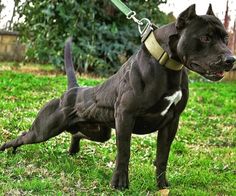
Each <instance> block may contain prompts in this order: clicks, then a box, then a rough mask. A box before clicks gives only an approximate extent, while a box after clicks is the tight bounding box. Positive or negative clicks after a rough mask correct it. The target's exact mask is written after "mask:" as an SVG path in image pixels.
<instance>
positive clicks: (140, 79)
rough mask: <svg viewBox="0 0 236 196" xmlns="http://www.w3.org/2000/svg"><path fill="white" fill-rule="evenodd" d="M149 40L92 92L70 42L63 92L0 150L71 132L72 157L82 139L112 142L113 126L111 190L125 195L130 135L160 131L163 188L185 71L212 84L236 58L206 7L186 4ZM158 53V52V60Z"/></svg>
mask: <svg viewBox="0 0 236 196" xmlns="http://www.w3.org/2000/svg"><path fill="white" fill-rule="evenodd" d="M152 35H153V37H154V39H155V40H151V41H150V40H149V38H147V41H146V42H144V44H142V45H141V47H140V49H139V50H138V51H137V52H136V54H134V55H133V56H132V57H131V58H130V59H129V60H128V61H127V62H126V63H125V64H124V65H123V66H122V67H121V68H120V70H119V71H118V72H117V73H116V74H115V75H113V76H111V77H110V78H109V79H108V80H107V81H105V82H104V83H103V84H101V85H98V86H96V87H79V86H78V84H77V82H76V77H75V73H74V68H73V64H72V57H71V49H70V48H71V46H70V45H71V40H68V41H67V42H66V46H65V65H66V73H67V77H68V90H67V91H66V92H65V93H64V94H63V95H62V96H61V97H60V98H58V99H54V100H52V101H50V102H49V103H47V104H46V105H45V106H44V107H43V108H42V109H41V110H40V112H39V113H38V115H37V117H36V119H35V121H34V122H33V125H32V127H31V128H30V130H29V131H28V132H26V133H23V134H22V135H21V136H19V137H18V138H16V139H15V140H12V141H10V142H7V143H5V144H3V145H2V146H1V147H0V150H1V151H4V150H5V149H7V148H10V147H13V151H15V150H16V148H17V147H19V146H21V145H25V144H33V143H38V142H43V141H46V140H48V139H50V138H51V137H54V136H56V135H58V134H60V133H62V132H63V131H68V132H70V133H72V141H71V146H70V149H69V152H70V154H74V153H77V152H78V151H79V149H80V148H79V146H80V145H79V143H80V140H81V139H83V138H84V139H89V140H93V141H98V142H105V141H107V140H108V139H109V138H110V135H111V128H115V130H116V145H117V157H116V164H115V170H114V173H113V177H112V180H111V185H112V187H115V188H118V189H122V188H127V187H128V185H129V180H128V165H129V158H130V140H131V134H132V133H135V134H147V133H151V132H155V131H157V130H158V138H157V153H156V160H155V165H156V176H157V185H158V187H159V188H165V187H168V182H167V180H166V167H167V160H168V156H169V151H170V146H171V143H172V141H173V139H174V137H175V134H176V131H177V128H178V123H179V117H180V114H181V112H182V111H183V110H184V108H185V106H186V103H187V99H188V78H187V74H186V70H185V67H187V68H189V69H190V70H193V71H195V72H197V73H199V74H201V75H203V76H204V77H206V78H208V79H210V80H212V81H217V80H220V79H222V78H223V76H224V72H225V71H229V70H230V69H231V68H232V66H233V63H234V61H235V59H234V58H233V56H232V53H231V52H230V50H229V49H228V48H227V38H228V36H227V33H226V31H225V29H224V27H223V25H222V23H221V22H220V20H219V19H218V18H216V17H215V15H214V13H213V11H212V8H211V5H210V6H209V8H208V11H207V14H206V15H203V16H198V15H196V13H195V5H192V6H190V7H189V8H187V9H186V10H185V11H184V12H182V13H181V14H180V16H179V17H178V19H177V21H176V22H174V23H171V24H169V25H166V26H163V27H162V28H160V29H156V30H154V31H153V32H152ZM150 36H151V35H150ZM150 39H151V38H150ZM153 43H154V44H153ZM158 43H159V45H158ZM159 46H160V47H159ZM158 47H159V49H158ZM153 48H154V49H153ZM162 50H163V54H161V55H160V56H158V54H157V53H158V51H162ZM163 56H165V58H166V60H165V62H164V63H163V58H164V57H163ZM168 57H170V58H168ZM180 64H183V65H184V66H185V67H182V65H180Z"/></svg>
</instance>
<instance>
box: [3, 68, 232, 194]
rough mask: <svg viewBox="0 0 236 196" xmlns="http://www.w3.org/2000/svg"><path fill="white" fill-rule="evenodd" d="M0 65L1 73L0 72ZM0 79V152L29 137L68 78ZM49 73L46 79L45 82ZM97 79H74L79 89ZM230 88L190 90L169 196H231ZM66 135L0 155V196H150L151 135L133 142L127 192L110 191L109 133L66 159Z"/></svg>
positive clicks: (13, 74) (10, 75) (17, 73)
mask: <svg viewBox="0 0 236 196" xmlns="http://www.w3.org/2000/svg"><path fill="white" fill-rule="evenodd" d="M1 67H3V65H0V68H1ZM29 72H32V70H31V71H30V70H27V69H25V70H23V71H22V69H18V68H15V69H14V70H11V69H9V70H7V68H2V70H1V71H0V100H1V101H0V111H1V112H0V144H2V143H3V142H4V141H6V140H10V139H13V138H15V137H16V136H17V135H19V134H20V133H21V132H23V131H25V130H27V129H28V128H29V127H30V125H31V123H32V121H33V120H34V117H35V115H36V113H37V111H38V110H39V109H40V108H41V106H42V105H43V104H44V103H46V102H47V101H48V100H50V99H51V98H55V97H58V96H60V95H61V93H62V92H63V91H64V90H65V89H66V78H65V76H63V75H61V74H60V73H55V72H51V71H50V70H49V71H48V70H41V71H39V70H36V71H35V70H34V71H33V72H34V73H29ZM48 73H49V74H48ZM101 81H102V80H101V79H90V78H85V77H81V78H79V83H80V85H95V84H98V83H100V82H101ZM235 110H236V82H227V83H226V82H225V83H212V82H192V83H191V84H190V99H189V103H188V106H187V108H186V110H185V111H184V113H183V115H182V117H181V123H180V127H179V131H178V133H177V137H176V139H175V141H174V143H173V145H172V150H171V153H170V158H169V167H168V173H167V176H168V179H169V181H170V183H171V188H170V193H171V195H188V196H189V195H199V196H202V195H236V163H235V159H236V121H235V119H236V112H235ZM69 143H70V135H69V134H68V133H63V134H61V135H60V136H58V137H56V138H53V139H51V140H50V141H48V142H45V143H42V144H35V145H29V146H23V147H22V148H19V149H18V153H17V154H16V155H13V154H11V151H10V150H9V151H6V152H1V153H0V195H134V196H136V195H144V196H145V195H156V194H157V190H156V183H155V175H154V174H155V168H154V166H153V165H152V162H153V160H154V158H155V146H156V134H151V135H146V136H142V137H141V136H134V137H133V139H132V149H131V161H130V189H129V190H126V191H123V192H120V191H116V190H112V189H111V188H110V186H109V182H110V179H111V176H112V171H113V168H114V160H115V154H116V148H115V136H114V132H113V135H112V139H111V140H110V141H109V142H107V143H105V144H100V143H95V142H90V141H85V140H84V141H82V145H81V152H80V153H79V154H78V155H76V156H69V155H68V153H67V150H68V147H69Z"/></svg>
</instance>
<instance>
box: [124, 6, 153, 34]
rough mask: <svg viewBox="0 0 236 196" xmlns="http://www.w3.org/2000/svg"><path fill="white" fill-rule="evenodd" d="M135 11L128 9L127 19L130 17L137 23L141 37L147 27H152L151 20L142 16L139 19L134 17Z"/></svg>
mask: <svg viewBox="0 0 236 196" xmlns="http://www.w3.org/2000/svg"><path fill="white" fill-rule="evenodd" d="M135 16H136V12H135V11H130V12H129V13H128V14H127V16H126V17H127V19H129V20H130V19H132V20H133V21H134V22H135V23H137V24H138V31H139V33H140V35H141V37H143V35H144V34H145V33H146V31H147V30H148V29H150V28H151V29H152V27H151V26H152V23H151V21H150V20H149V19H148V18H142V19H141V20H139V19H137V18H136V17H135Z"/></svg>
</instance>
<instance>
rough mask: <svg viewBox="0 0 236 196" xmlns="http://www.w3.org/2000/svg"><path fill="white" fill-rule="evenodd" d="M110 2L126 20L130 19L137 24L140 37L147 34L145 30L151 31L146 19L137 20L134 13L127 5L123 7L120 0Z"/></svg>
mask: <svg viewBox="0 0 236 196" xmlns="http://www.w3.org/2000/svg"><path fill="white" fill-rule="evenodd" d="M111 2H112V3H113V4H114V5H115V6H116V7H117V8H118V9H119V10H120V11H121V12H123V13H124V14H125V15H126V18H127V19H132V20H133V21H134V22H135V23H137V24H138V30H139V33H140V34H141V37H143V36H144V35H145V34H147V30H148V31H150V30H151V29H152V23H151V21H150V20H149V19H147V18H142V19H141V20H139V19H137V18H136V17H135V16H136V12H135V11H133V10H131V9H130V8H129V7H128V6H127V5H125V4H124V3H123V2H122V1H120V0H111Z"/></svg>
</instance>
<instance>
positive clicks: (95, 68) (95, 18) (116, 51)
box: [15, 0, 171, 75]
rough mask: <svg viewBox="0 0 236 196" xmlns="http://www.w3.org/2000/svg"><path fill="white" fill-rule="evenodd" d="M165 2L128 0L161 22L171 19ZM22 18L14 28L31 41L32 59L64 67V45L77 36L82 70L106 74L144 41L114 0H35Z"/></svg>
mask: <svg viewBox="0 0 236 196" xmlns="http://www.w3.org/2000/svg"><path fill="white" fill-rule="evenodd" d="M165 2H166V1H161V0H157V1H148V0H147V1H144V0H142V1H141V0H139V1H126V4H127V5H128V6H129V7H130V8H131V9H132V10H135V11H136V12H137V17H138V18H142V17H147V18H149V19H151V21H152V22H154V23H156V24H158V25H162V24H165V23H168V22H169V20H171V17H168V16H167V15H165V14H164V13H162V12H161V11H160V10H159V8H158V5H159V4H161V3H165ZM17 12H18V13H19V16H20V18H22V19H23V20H19V21H22V22H19V23H17V24H16V26H15V29H17V30H18V31H20V33H21V36H22V41H23V42H25V43H26V44H27V59H26V60H29V61H36V62H39V63H48V62H49V63H53V64H54V65H55V66H56V67H57V68H60V69H63V47H64V42H65V40H66V38H67V37H69V36H73V38H74V43H75V44H74V47H73V56H74V63H75V65H76V67H77V70H78V71H81V72H89V71H92V72H95V73H97V74H101V75H106V74H112V73H114V72H115V71H116V70H117V69H118V68H119V67H120V65H121V64H122V63H124V61H125V60H126V59H127V58H128V57H129V56H130V55H131V54H132V53H133V52H134V51H135V50H136V49H137V46H138V45H139V44H140V38H139V33H138V29H137V26H136V24H135V23H133V22H132V21H130V20H127V19H126V17H125V16H124V15H123V14H122V13H121V12H120V11H119V10H117V9H116V8H115V7H114V6H113V4H112V3H111V2H110V1H109V0H87V1H81V0H67V1H60V0H43V1H41V0H34V1H29V0H27V1H23V2H22V3H20V4H19V5H18V7H17Z"/></svg>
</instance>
